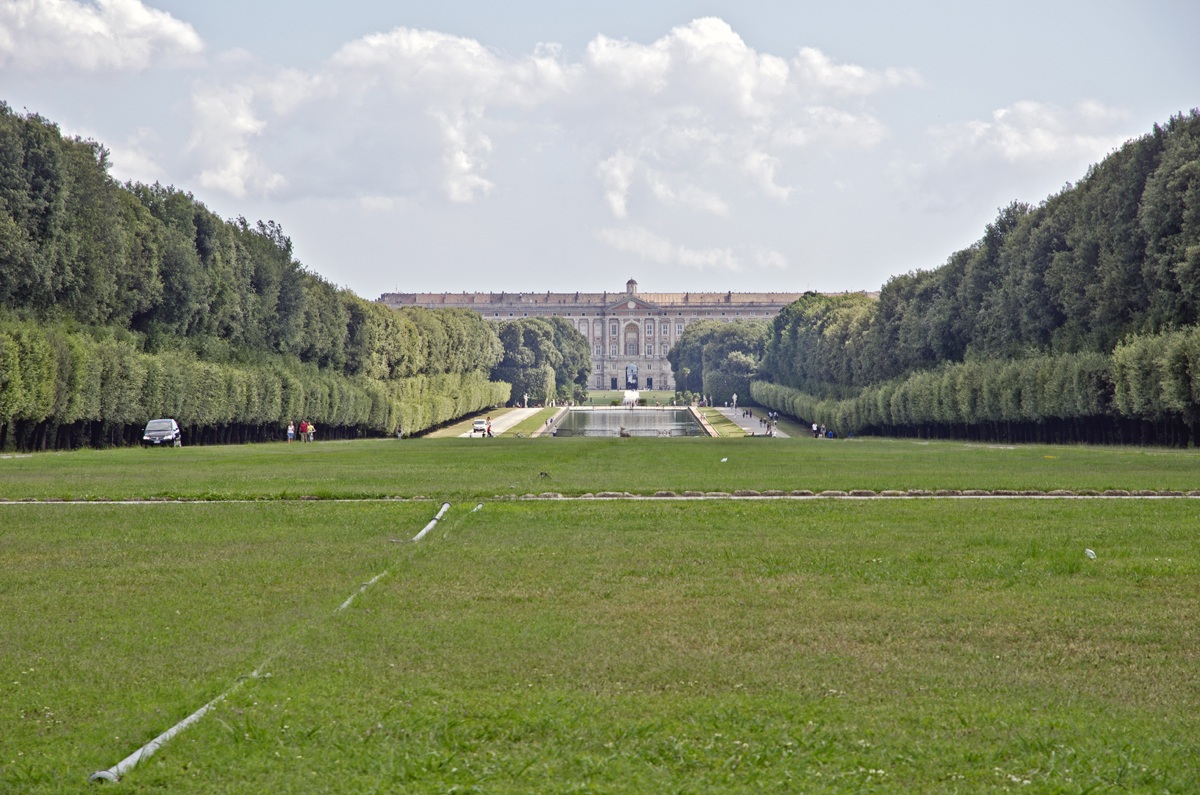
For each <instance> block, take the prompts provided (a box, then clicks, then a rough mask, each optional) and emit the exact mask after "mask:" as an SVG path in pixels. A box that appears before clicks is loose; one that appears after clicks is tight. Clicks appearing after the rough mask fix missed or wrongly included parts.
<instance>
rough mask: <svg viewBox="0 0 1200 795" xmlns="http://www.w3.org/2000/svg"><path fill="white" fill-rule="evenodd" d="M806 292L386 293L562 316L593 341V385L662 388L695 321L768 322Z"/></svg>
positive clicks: (398, 301) (398, 302) (493, 310)
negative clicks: (673, 354)
mask: <svg viewBox="0 0 1200 795" xmlns="http://www.w3.org/2000/svg"><path fill="white" fill-rule="evenodd" d="M801 295H803V293H639V292H638V284H637V282H635V281H634V280H633V279H630V280H629V281H628V282H626V284H625V292H624V293H607V292H605V293H550V292H547V293H384V294H383V295H382V296H381V297H380V298H379V302H380V303H382V304H384V305H386V306H390V307H395V308H400V307H405V306H423V307H428V308H432V309H438V308H446V307H458V308H463V309H473V310H475V311H476V312H478V313H479V314H481V315H483V317H485V318H487V319H488V320H494V321H497V322H499V321H502V320H512V319H513V318H518V317H561V318H563V319H565V320H568V321H570V322H571V323H572V324H573V325H574V326H575V328H577V329H579V332H580V333H581V334H583V336H584V337H586V338H587V340H588V342H589V343H590V344H591V346H592V376H591V379H590V380H589V384H588V386H589V388H591V389H665V390H670V391H674V389H675V379H674V378H673V377H672V374H671V365H670V363H669V362H668V361H667V351H669V350H670V349H671V346H672V345H674V344H675V342H676V341H678V340H679V337H680V335H681V334H683V330H684V329H685V328H687V326H688V324H689V323H695V322H696V321H698V320H723V321H728V322H734V321H738V320H751V319H756V320H767V319H770V318H772V317H774V316H775V315H776V314H778V313H779V310H781V309H783V307H785V306H787V305H788V304H790V303H792V302H793V301H795V300H796V299H798V298H800V296H801Z"/></svg>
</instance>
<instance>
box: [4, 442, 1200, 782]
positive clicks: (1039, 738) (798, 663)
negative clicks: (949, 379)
mask: <svg viewBox="0 0 1200 795" xmlns="http://www.w3.org/2000/svg"><path fill="white" fill-rule="evenodd" d="M319 447H320V446H318V448H319ZM239 449H242V450H245V448H239ZM528 449H541V448H540V447H539V448H533V447H530V448H528ZM157 452H164V451H157ZM472 507H474V503H472V502H462V503H456V504H455V505H454V507H453V508H452V509H451V511H450V512H449V513H448V514H447V516H446V518H445V519H444V520H443V521H442V522H441V523H440V524H438V525H437V527H436V528H435V529H434V530H433V532H431V533H430V534H429V535H428V536H426V537H425V538H424V539H423V540H422V541H421V542H420V543H417V544H412V543H407V542H405V541H404V539H408V538H411V537H412V536H413V535H415V534H416V532H417V531H418V530H419V529H420V528H421V527H422V526H423V525H424V524H425V523H426V522H427V521H428V520H429V518H430V517H431V516H432V515H433V513H434V511H435V510H436V505H435V504H433V503H427V502H400V503H398V502H354V503H344V502H324V501H318V502H301V501H294V502H278V501H275V502H265V503H219V504H155V505H100V504H97V505H6V506H0V608H2V609H0V638H3V639H4V642H3V643H0V727H3V730H2V731H0V791H4V792H10V791H11V792H22V793H43V792H47V793H48V792H76V791H83V790H85V789H87V788H88V787H90V786H91V785H88V784H87V783H86V779H87V776H88V775H89V774H90V773H92V772H93V771H95V770H98V769H102V768H107V767H110V766H112V765H114V764H115V763H116V762H117V761H119V760H120V759H122V758H123V757H124V756H126V755H127V754H129V753H131V752H132V751H133V750H134V749H136V748H137V747H138V746H139V745H141V744H142V743H145V742H146V741H148V740H149V739H150V738H152V737H153V736H155V735H156V734H158V733H159V732H161V731H163V730H165V729H166V728H168V727H169V726H170V725H172V724H173V723H174V722H176V721H178V720H180V719H182V718H183V717H184V716H186V715H187V714H189V713H190V712H192V711H193V710H195V709H196V708H198V707H199V706H200V705H201V704H203V703H205V702H206V701H207V700H209V699H211V698H213V697H214V696H216V695H218V694H219V693H222V692H224V691H225V690H227V689H228V688H230V687H231V686H232V685H233V683H234V682H235V681H236V680H237V678H238V677H239V676H241V675H244V674H247V673H249V672H250V671H252V670H254V669H256V668H259V667H260V666H261V668H262V672H263V674H264V676H263V677H262V678H259V679H256V680H251V681H249V682H248V683H246V684H245V685H244V686H242V687H241V688H240V689H238V690H237V691H236V692H235V693H234V694H233V695H232V696H231V697H230V698H229V699H228V701H226V702H225V703H223V704H221V705H220V706H219V707H218V708H217V710H216V711H215V712H213V713H211V714H210V715H208V716H206V717H205V718H204V719H203V720H201V721H200V722H199V723H198V724H197V725H195V726H193V727H192V728H190V729H188V730H187V731H186V732H184V733H183V734H181V735H179V736H178V737H177V738H176V739H175V740H174V741H172V742H171V743H170V744H168V745H167V746H166V747H165V748H163V749H162V750H160V751H159V752H158V754H157V755H155V756H154V757H152V758H151V759H150V760H148V761H146V762H144V763H143V764H142V765H141V766H139V767H138V768H136V769H135V770H134V771H132V772H131V773H129V774H128V775H127V777H126V778H125V780H124V781H123V782H122V783H121V784H120V785H119V786H120V787H122V788H123V789H124V790H128V791H135V792H143V791H145V792H149V791H156V792H159V791H161V792H172V793H190V792H197V793H226V792H229V793H234V792H338V793H342V792H344V793H359V792H389V793H392V792H400V793H403V792H451V791H455V792H478V793H528V792H612V793H624V792H629V793H643V792H759V791H781V792H895V791H912V792H947V793H949V792H980V791H989V792H1002V791H1017V790H1020V791H1023V792H1114V791H1121V792H1126V791H1130V792H1193V791H1196V790H1197V788H1198V787H1200V770H1198V765H1200V739H1198V738H1200V717H1198V716H1200V600H1198V599H1197V596H1196V595H1197V593H1200V562H1198V561H1200V536H1197V534H1196V532H1195V527H1196V517H1197V511H1196V503H1195V501H1194V500H1189V499H1181V500H1180V499H1177V500H1136V499H1135V500H1116V501H1114V500H1025V499H1015V500H966V501H962V500H954V501H946V500H868V501H862V500H858V501H834V500H809V501H790V500H789V501H728V500H710V501H676V500H648V501H584V502H580V501H557V502H556V501H539V502H529V501H515V502H514V501H500V502H494V501H490V500H487V501H485V504H484V507H483V509H482V510H479V511H477V512H474V513H472V512H471V508H472ZM1085 548H1090V549H1092V550H1094V551H1095V553H1096V557H1095V558H1094V559H1089V558H1088V557H1087V556H1086V555H1085V554H1084V549H1085ZM383 572H387V576H385V577H384V578H383V579H381V580H379V581H378V583H377V584H376V585H374V586H373V587H372V588H370V589H369V590H367V591H365V592H364V593H362V594H361V595H359V596H358V597H357V598H356V599H355V601H354V602H353V603H352V604H351V605H350V607H349V608H347V609H346V610H344V611H340V612H339V611H338V610H337V608H338V606H339V605H341V604H342V603H343V602H344V601H345V599H346V598H347V597H348V596H350V595H351V594H352V593H354V592H355V591H356V590H357V589H358V588H359V586H360V584H361V583H363V582H365V581H367V580H368V579H370V578H371V577H374V576H376V575H378V574H380V573H383ZM1026 782H1027V783H1026Z"/></svg>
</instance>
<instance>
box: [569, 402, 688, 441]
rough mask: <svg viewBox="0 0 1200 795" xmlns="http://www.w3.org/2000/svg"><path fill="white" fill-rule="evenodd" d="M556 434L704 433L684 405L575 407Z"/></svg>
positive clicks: (663, 434)
mask: <svg viewBox="0 0 1200 795" xmlns="http://www.w3.org/2000/svg"><path fill="white" fill-rule="evenodd" d="M555 431H556V433H555V435H556V436H704V435H705V433H704V430H703V429H702V428H701V427H700V426H699V425H698V424H697V423H696V420H695V419H694V418H693V417H692V413H691V412H690V411H688V410H687V409H681V408H636V409H628V408H615V407H614V408H605V409H571V410H570V411H568V412H567V416H565V417H563V418H562V421H561V422H560V423H559V424H558V426H557V427H556V429H555Z"/></svg>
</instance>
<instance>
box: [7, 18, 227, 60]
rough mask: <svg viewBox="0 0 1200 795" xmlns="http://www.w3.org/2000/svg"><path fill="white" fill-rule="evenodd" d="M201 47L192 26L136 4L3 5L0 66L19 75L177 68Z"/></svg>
mask: <svg viewBox="0 0 1200 795" xmlns="http://www.w3.org/2000/svg"><path fill="white" fill-rule="evenodd" d="M203 49H204V43H203V42H202V41H201V39H200V36H199V35H197V33H196V31H195V30H194V29H193V28H192V26H191V25H189V24H187V23H185V22H181V21H179V20H178V19H176V18H175V17H173V16H171V15H170V14H168V13H166V12H165V11H160V10H158V9H155V8H149V7H147V6H146V5H144V4H143V3H142V2H141V0H96V2H94V3H84V2H77V0H6V2H3V3H0V66H3V67H15V68H17V69H21V70H24V71H30V72H35V71H46V70H62V71H85V72H100V71H141V70H143V69H147V68H149V67H150V66H157V65H168V66H170V65H180V64H184V63H188V62H190V61H192V60H194V59H195V58H196V56H199V54H200V53H201V52H202V51H203Z"/></svg>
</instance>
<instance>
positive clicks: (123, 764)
mask: <svg viewBox="0 0 1200 795" xmlns="http://www.w3.org/2000/svg"><path fill="white" fill-rule="evenodd" d="M481 507H483V503H480V504H479V505H478V506H476V508H475V510H479V508H481ZM449 509H450V503H448V502H443V503H442V508H441V510H439V511H438V512H437V515H436V516H434V517H433V518H432V519H430V520H429V524H427V525H425V527H424V529H422V530H421V532H419V533H417V534H416V535H415V536H413V539H412V540H413V541H420V540H421V538H422V536H424V535H425V534H426V533H428V532H429V531H430V530H432V529H433V527H434V525H436V524H437V523H438V521H439V520H440V519H441V518H442V516H444V515H445V513H446V511H448V510H449ZM386 574H387V572H386V571H385V572H383V573H382V574H377V575H375V576H374V577H372V578H371V579H370V580H369V581H368V582H366V583H363V585H362V587H361V588H359V589H358V590H357V591H355V592H354V593H353V594H351V595H350V598H349V599H347V600H346V601H344V602H342V605H341V607H339V608H338V609H337V610H334V611H333V612H334V613H335V614H336V613H340V612H341V611H342V610H345V609H346V608H347V607H348V606H349V605H350V603H351V602H353V601H354V597H356V596H358V595H359V594H360V593H362V592H363V591H365V590H367V589H368V588H370V587H371V586H372V585H374V584H375V583H376V582H378V581H379V580H380V579H382V578H383V577H384V575H386ZM265 666H266V663H263V664H262V665H260V666H259V667H258V668H255V669H254V670H253V671H252V672H251V673H250V675H249V676H241V677H238V680H237V681H236V682H234V683H233V686H232V687H230V688H229V689H228V690H226V691H225V692H224V693H222V694H221V695H219V696H217V697H216V698H214V699H213V700H212V701H210V702H208V703H207V704H205V705H204V706H203V707H201V708H200V709H198V710H196V711H195V712H193V713H192V714H191V715H188V716H187V717H186V718H184V719H183V720H181V721H179V723H176V724H175V725H174V726H172V727H171V728H169V729H167V730H166V731H165V732H163V733H162V734H160V735H158V736H157V737H155V738H154V739H153V740H151V741H150V742H148V743H146V744H145V745H143V746H142V747H141V748H139V749H137V750H136V751H134V752H133V753H132V754H130V755H129V756H127V757H125V758H124V759H122V760H121V761H120V762H118V763H117V764H115V765H113V766H112V767H110V768H108V769H107V770H97V771H96V772H95V773H93V774H92V775H90V776H88V781H92V782H95V783H97V784H101V783H104V782H105V781H112V782H114V783H115V782H118V781H120V780H121V776H124V775H125V774H126V773H128V772H129V771H130V770H132V769H133V768H135V767H137V765H138V763H140V762H141V761H142V760H143V759H149V758H150V757H151V756H154V753H155V752H156V751H157V750H158V749H159V748H162V747H163V746H164V745H166V744H167V743H168V742H170V740H171V738H172V737H174V736H175V735H176V734H179V733H180V732H181V731H183V730H184V729H186V728H187V727H188V726H191V725H192V724H193V723H195V722H196V721H198V720H200V719H201V718H203V717H204V715H205V713H207V712H208V711H209V710H211V709H212V708H213V707H215V706H217V705H218V704H220V703H221V702H222V701H224V700H225V699H226V698H228V697H229V696H230V695H232V694H233V693H234V692H236V691H237V689H238V688H239V687H241V686H242V685H243V684H245V682H246V680H248V679H257V678H258V675H259V671H261V670H262V669H263V668H264V667H265Z"/></svg>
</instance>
